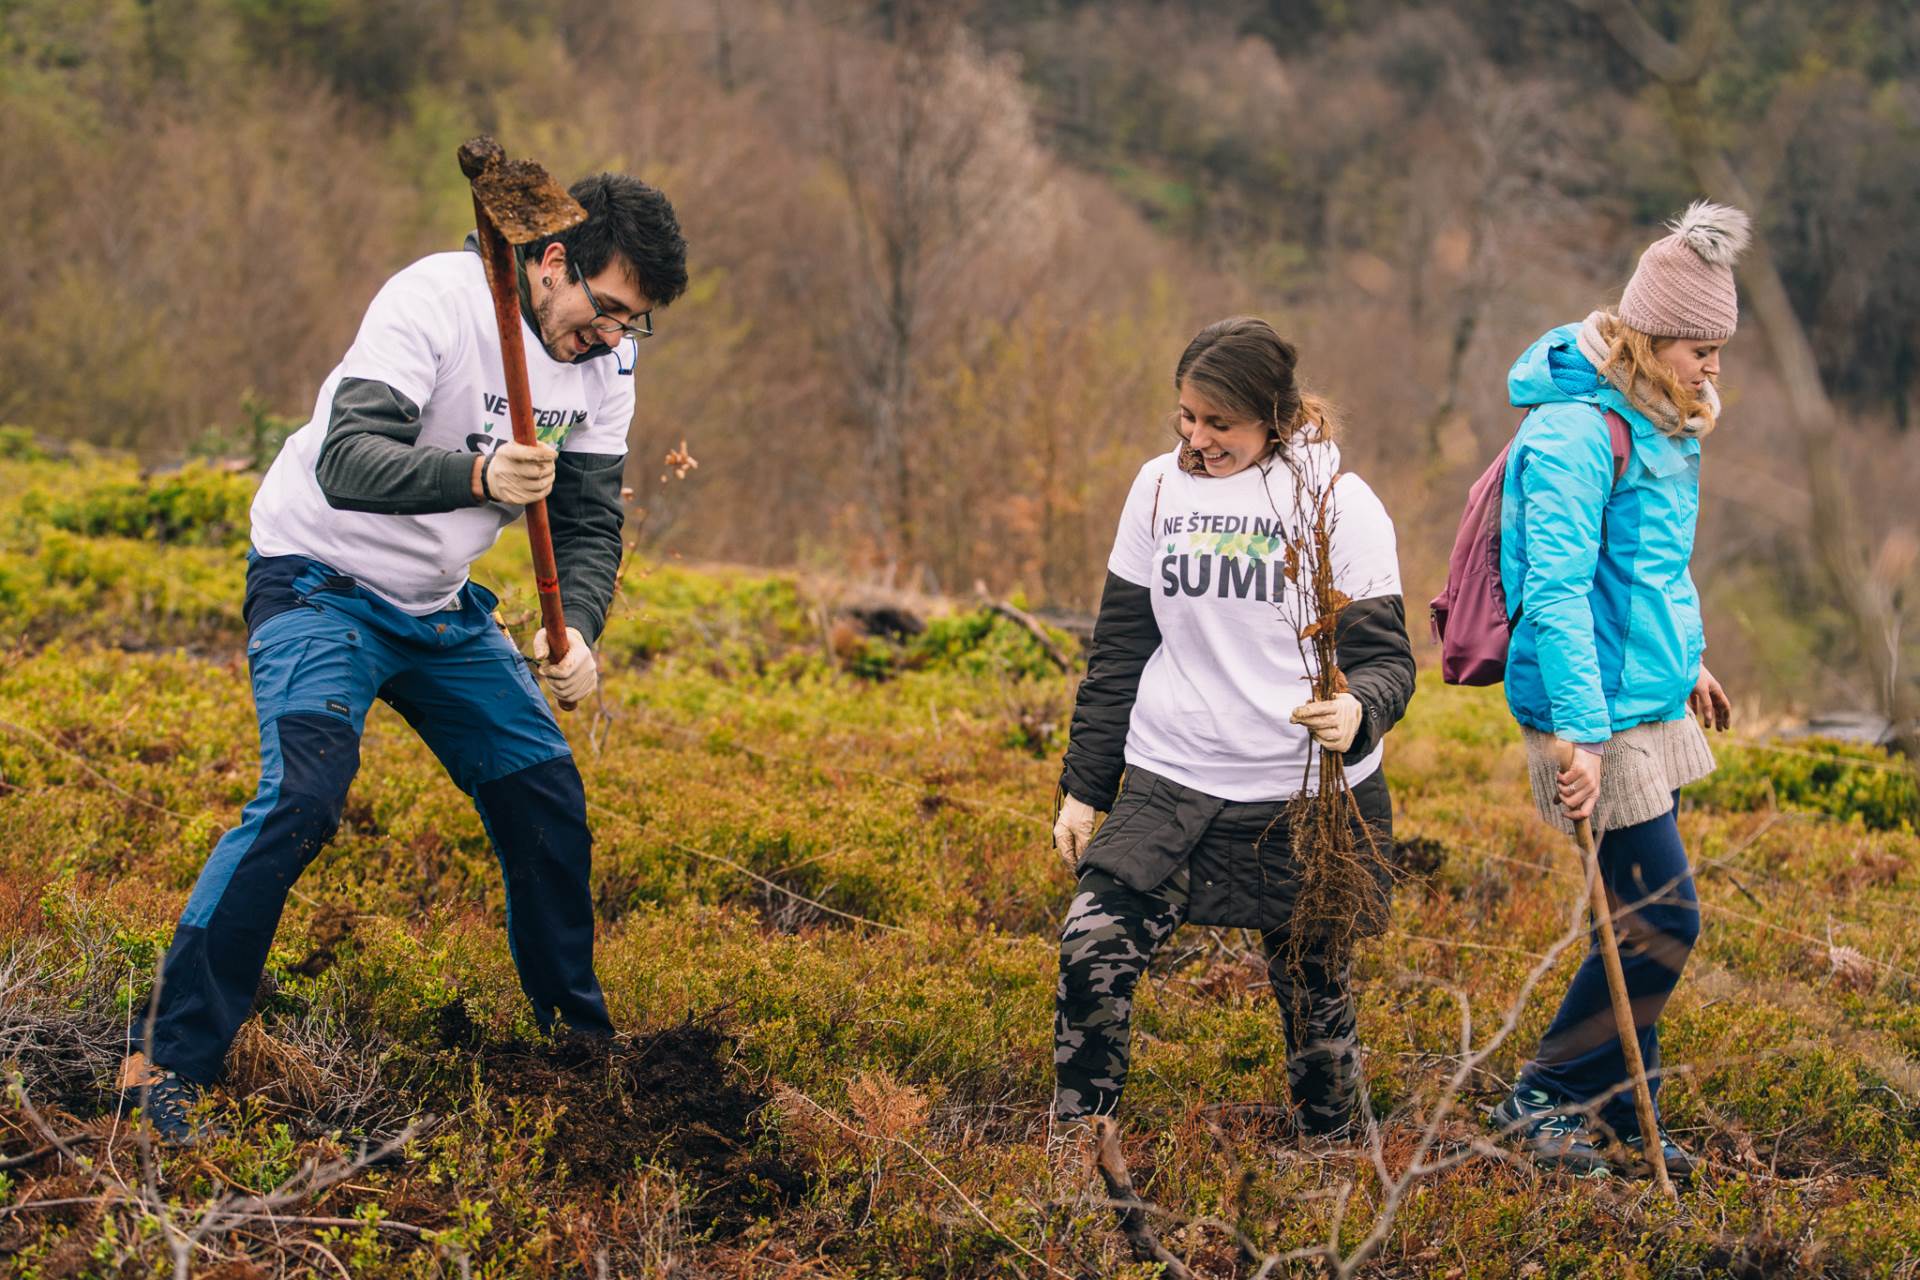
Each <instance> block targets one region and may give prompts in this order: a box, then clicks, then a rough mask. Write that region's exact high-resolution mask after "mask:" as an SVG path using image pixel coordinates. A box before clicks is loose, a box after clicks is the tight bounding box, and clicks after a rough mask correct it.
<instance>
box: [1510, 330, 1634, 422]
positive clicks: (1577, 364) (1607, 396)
mask: <svg viewBox="0 0 1920 1280" xmlns="http://www.w3.org/2000/svg"><path fill="white" fill-rule="evenodd" d="M1507 399H1508V401H1509V402H1510V403H1511V404H1512V405H1513V407H1514V408H1516V409H1531V408H1533V407H1534V406H1536V405H1546V404H1590V405H1593V406H1594V407H1595V408H1597V409H1611V410H1613V411H1614V412H1615V413H1617V414H1619V415H1620V416H1621V417H1623V418H1625V419H1626V420H1627V423H1628V425H1630V426H1631V427H1632V428H1633V433H1634V434H1635V435H1636V436H1638V435H1657V434H1659V432H1658V429H1657V428H1656V427H1655V426H1654V424H1653V420H1652V419H1650V418H1648V417H1647V415H1646V414H1645V413H1642V412H1641V411H1640V410H1639V409H1638V408H1637V407H1635V405H1634V403H1633V402H1632V401H1631V400H1628V399H1627V398H1626V397H1625V396H1623V395H1621V394H1620V389H1619V388H1618V387H1616V386H1614V385H1613V384H1612V383H1611V382H1609V381H1607V379H1605V378H1604V377H1602V376H1601V375H1600V371H1599V370H1597V369H1595V368H1594V367H1593V364H1592V362H1591V361H1589V360H1588V359H1587V358H1586V356H1584V355H1582V354H1581V353H1580V326H1579V325H1578V324H1563V325H1561V326H1560V327H1559V328H1557V329H1549V330H1547V331H1546V332H1545V333H1543V334H1541V335H1540V336H1539V337H1538V338H1536V339H1534V343H1533V345H1532V346H1530V347H1528V348H1527V349H1526V351H1525V352H1523V353H1522V354H1521V356H1520V358H1519V359H1518V360H1516V361H1514V362H1513V368H1511V369H1509V370H1508V371H1507Z"/></svg>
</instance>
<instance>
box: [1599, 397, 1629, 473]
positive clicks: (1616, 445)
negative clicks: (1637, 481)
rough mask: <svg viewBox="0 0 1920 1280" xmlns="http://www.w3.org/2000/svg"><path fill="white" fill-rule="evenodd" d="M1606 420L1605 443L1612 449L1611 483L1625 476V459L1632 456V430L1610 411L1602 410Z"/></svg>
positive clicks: (1621, 418) (1617, 415)
mask: <svg viewBox="0 0 1920 1280" xmlns="http://www.w3.org/2000/svg"><path fill="white" fill-rule="evenodd" d="M1601 412H1602V413H1604V414H1605V415H1606V418H1607V443H1608V444H1609V445H1611V446H1612V448H1613V482H1614V483H1615V484H1619V483H1620V477H1621V476H1624V475H1625V474H1627V459H1628V458H1631V457H1632V456H1633V428H1632V427H1630V426H1628V425H1627V420H1626V419H1625V418H1623V417H1621V416H1620V415H1619V414H1618V413H1617V412H1615V411H1614V410H1612V409H1603V410H1601Z"/></svg>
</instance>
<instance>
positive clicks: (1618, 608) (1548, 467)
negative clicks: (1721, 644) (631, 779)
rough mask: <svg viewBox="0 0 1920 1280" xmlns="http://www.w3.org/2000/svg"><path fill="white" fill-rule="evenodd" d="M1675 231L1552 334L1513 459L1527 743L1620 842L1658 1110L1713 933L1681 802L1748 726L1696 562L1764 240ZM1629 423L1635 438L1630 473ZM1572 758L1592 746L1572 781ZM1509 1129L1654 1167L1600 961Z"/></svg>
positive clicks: (1545, 792) (1619, 871) (1516, 691)
mask: <svg viewBox="0 0 1920 1280" xmlns="http://www.w3.org/2000/svg"><path fill="white" fill-rule="evenodd" d="M1671 225H1672V230H1673V234H1671V235H1669V236H1667V237H1665V238H1664V239H1661V240H1658V241H1656V242H1655V243H1654V244H1653V245H1651V246H1650V247H1649V248H1648V249H1647V250H1646V252H1645V253H1644V254H1643V255H1642V256H1641V259H1640V265H1639V267H1638V268H1637V269H1636V270H1635V272H1634V275H1633V279H1632V280H1631V281H1629V282H1628V284H1627V288H1626V291H1625V292H1624V293H1623V294H1622V295H1621V299H1620V305H1619V307H1618V308H1617V309H1616V310H1614V311H1596V312H1594V313H1593V314H1592V315H1589V316H1588V317H1587V318H1586V320H1585V321H1584V322H1583V323H1580V324H1571V325H1564V326H1562V327H1561V328H1558V329H1555V330H1553V331H1552V332H1550V333H1548V334H1546V335H1545V336H1544V337H1542V338H1541V339H1540V340H1539V341H1537V342H1535V343H1534V344H1533V346H1532V347H1530V348H1529V349H1528V350H1527V352H1526V354H1525V355H1523V356H1521V357H1520V360H1519V362H1518V363H1516V364H1515V365H1514V366H1513V371H1512V372H1511V373H1510V374H1509V375H1508V389H1509V391H1510V392H1511V398H1512V400H1513V403H1514V404H1515V405H1516V406H1521V407H1525V408H1527V409H1529V410H1530V412H1528V414H1527V416H1526V419H1525V420H1524V421H1523V422H1522V424H1521V427H1520V431H1519V434H1518V435H1517V436H1516V437H1515V440H1514V445H1513V448H1512V450H1511V452H1510V453H1509V455H1508V462H1507V472H1506V485H1505V490H1504V498H1503V505H1502V512H1501V565H1500V569H1501V581H1502V586H1503V587H1504V588H1505V591H1506V596H1507V599H1508V600H1513V601H1518V602H1519V618H1518V621H1517V622H1516V623H1515V625H1514V630H1513V641H1512V647H1511V649H1510V651H1509V654H1508V661H1507V675H1506V687H1507V705H1508V706H1509V707H1510V708H1511V709H1512V711H1513V715H1514V718H1515V719H1516V720H1518V721H1519V722H1520V725H1521V734H1522V736H1523V737H1524V738H1525V740H1526V745H1527V759H1528V766H1529V773H1530V776H1531V780H1532V783H1533V792H1534V798H1535V800H1536V802H1537V803H1538V804H1539V807H1540V811H1541V813H1542V815H1543V816H1544V817H1546V818H1547V820H1548V821H1550V822H1552V823H1554V824H1555V825H1556V826H1559V827H1560V828H1561V829H1562V830H1565V831H1569V832H1571V831H1572V820H1573V819H1578V818H1591V819H1592V821H1593V829H1594V831H1595V832H1596V833H1598V834H1599V835H1600V837H1601V838H1600V846H1599V858H1600V871H1601V875H1602V877H1603V878H1604V879H1605V880H1606V883H1607V890H1608V893H1609V895H1610V896H1611V897H1612V899H1613V902H1614V904H1615V910H1616V912H1617V915H1616V927H1617V928H1618V930H1619V933H1620V944H1621V948H1620V949H1621V963H1622V967H1623V968H1624V970H1625V973H1626V980H1627V988H1628V991H1629V992H1630V993H1631V995H1632V998H1633V1009H1634V1019H1635V1023H1636V1025H1637V1027H1638V1029H1639V1034H1640V1053H1641V1057H1642V1058H1643V1060H1644V1061H1645V1062H1646V1064H1647V1069H1648V1072H1649V1073H1650V1074H1652V1075H1653V1078H1652V1080H1651V1081H1650V1084H1651V1085H1652V1087H1653V1088H1654V1089H1655V1091H1656V1097H1657V1090H1658V1088H1659V1083H1660V1081H1659V1077H1658V1075H1657V1074H1656V1073H1655V1069H1656V1068H1657V1067H1658V1065H1659V1061H1660V1041H1659V1034H1658V1029H1657V1026H1656V1022H1657V1020H1658V1019H1659V1016H1660V1013H1661V1010H1662V1009H1663V1008H1664V1007H1665V1005H1666V1002H1667V997H1668V996H1669V995H1671V994H1672V992H1673V989H1674V987H1675V986H1676V985H1677V984H1678V983H1679V980H1680V971H1681V968H1682V967H1683V966H1684V965H1685V963H1686V959H1687V955H1688V953H1689V952H1690V951H1691V950H1692V948H1693V944H1694V942H1695V940H1696V939H1697V938H1698V937H1699V932H1700V912H1699V906H1698V903H1697V900H1696V899H1695V897H1694V889H1693V878H1692V875H1691V874H1690V872H1689V870H1688V867H1687V856H1686V851H1685V850H1684V849H1683V848H1682V847H1681V844H1680V832H1679V828H1678V826H1677V824H1676V822H1675V812H1676V808H1677V806H1678V803H1679V794H1680V788H1681V787H1682V786H1684V785H1685V784H1687V783H1689V782H1694V781H1697V780H1698V779H1700V778H1702V777H1705V776H1706V775H1707V774H1708V773H1710V772H1711V771H1712V769H1713V755H1712V753H1711V751H1709V749H1708V747H1707V741H1706V736H1705V734H1704V733H1702V732H1701V725H1711V726H1712V727H1714V728H1717V729H1725V728H1726V727H1727V722H1728V718H1729V714H1730V710H1731V708H1730V707H1729V704H1728V702H1727V696H1726V694H1725V692H1724V691H1722V689H1721V688H1720V685H1719V683H1718V682H1717V681H1716V680H1715V679H1714V678H1713V676H1712V675H1711V674H1710V673H1709V672H1708V671H1707V668H1706V666H1705V665H1704V664H1703V663H1702V661H1701V659H1702V655H1703V654H1704V652H1705V650H1706V639H1705V636H1704V634H1703V631H1702V628H1701V625H1700V596H1699V592H1698V591H1696V590H1695V589H1694V585H1693V577H1692V575H1691V573H1690V572H1689V570H1688V562H1689V561H1690V560H1691V559H1692V556H1693V537H1694V525H1695V520H1696V517H1697V515H1698V513H1699V507H1700V446H1701V442H1702V441H1703V440H1704V439H1705V437H1706V436H1707V435H1708V434H1709V433H1711V432H1712V431H1713V429H1714V426H1715V424H1716V422H1717V420H1718V417H1719V412H1720V399H1719V394H1718V391H1717V389H1716V386H1715V383H1716V380H1717V379H1718V378H1719V374H1720V350H1721V348H1722V347H1723V346H1724V345H1725V344H1726V341H1727V339H1729V338H1730V337H1732V336H1733V331H1734V327H1735V323H1736V321H1737V319H1738V311H1737V306H1736V301H1735V296H1734V282H1733V263H1734V260H1735V259H1736V258H1737V257H1738V256H1739V254H1740V251H1741V250H1742V249H1743V248H1744V247H1745V246H1746V242H1747V225H1748V224H1747V216H1746V215H1745V214H1744V213H1742V212H1740V211H1739V210H1738V209H1730V208H1727V207H1725V206H1722V205H1712V204H1706V203H1704V202H1702V203H1696V204H1695V205H1693V206H1692V207H1691V208H1689V209H1688V210H1687V212H1686V214H1685V215H1684V216H1682V217H1681V218H1680V220H1679V221H1678V222H1675V223H1673V224H1671ZM1609 412H1612V413H1615V414H1618V415H1619V416H1620V417H1622V418H1624V419H1625V420H1626V422H1627V424H1628V426H1629V427H1630V428H1631V432H1630V441H1629V448H1628V450H1627V456H1626V457H1625V458H1624V459H1617V458H1616V456H1615V451H1614V446H1613V445H1612V443H1611V440H1612V432H1611V431H1610V430H1609V428H1608V424H1607V418H1606V415H1607V414H1608V413H1609ZM1689 711H1692V712H1693V713H1694V714H1695V715H1697V716H1698V717H1699V722H1700V723H1699V724H1696V723H1695V722H1694V720H1693V719H1691V718H1690V717H1689V715H1688V712H1689ZM1556 738H1561V739H1565V740H1566V741H1569V742H1571V743H1573V744H1574V745H1575V746H1576V747H1577V748H1579V749H1578V750H1577V751H1575V752H1574V760H1573V764H1572V766H1571V767H1570V768H1568V769H1566V770H1564V771H1562V770H1561V769H1559V767H1558V766H1557V765H1556V764H1555V763H1554V757H1553V751H1552V747H1553V742H1554V739H1556ZM1494 1115H1495V1119H1496V1120H1497V1121H1498V1122H1499V1123H1500V1124H1501V1125H1503V1126H1504V1127H1509V1128H1511V1129H1513V1130H1514V1131H1516V1132H1519V1133H1521V1134H1522V1135H1524V1137H1525V1138H1526V1139H1527V1141H1528V1144H1529V1146H1530V1149H1531V1150H1532V1152H1533V1154H1534V1156H1535V1158H1536V1159H1537V1160H1538V1161H1540V1162H1541V1163H1543V1164H1547V1165H1551V1166H1553V1167H1557V1168H1562V1169H1567V1170H1570V1171H1572V1172H1575V1173H1582V1174H1588V1173H1591V1174H1603V1173H1606V1172H1608V1171H1609V1170H1610V1168H1611V1167H1612V1166H1611V1165H1610V1163H1609V1161H1608V1158H1607V1157H1608V1155H1609V1154H1611V1155H1613V1156H1614V1163H1620V1164H1628V1165H1631V1166H1632V1167H1644V1161H1641V1160H1640V1159H1638V1149H1639V1148H1640V1147H1641V1145H1642V1143H1643V1135H1642V1134H1641V1133H1640V1131H1639V1122H1638V1119H1637V1118H1636V1117H1635V1115H1634V1110H1633V1094H1632V1090H1631V1088H1630V1081H1629V1078H1628V1075H1627V1068H1626V1062H1625V1055H1624V1054H1623V1053H1622V1052H1621V1048H1620V1042H1619V1039H1618V1036H1617V1034H1616V1031H1615V1025H1614V1021H1613V1014H1612V1006H1611V1003H1610V1000H1609V997H1608V993H1607V984H1606V974H1605V971H1604V969H1603V967H1602V962H1601V958H1600V955H1599V952H1598V948H1597V943H1595V944H1591V945H1589V947H1588V951H1587V955H1586V958H1585V960H1584V961H1582V963H1581V965H1580V968H1579V971H1578V972H1577V973H1575V975H1574V978H1573V981H1572V983H1571V984H1570V985H1569V987H1568V988H1567V992H1566V995H1565V996H1564V997H1563V999H1562V1000H1561V1003H1560V1009H1559V1012H1558V1013H1557V1014H1555V1016H1554V1019H1553V1022H1552V1024H1551V1025H1550V1026H1549V1027H1548V1028H1547V1032H1546V1034H1545V1035H1544V1036H1543V1037H1542V1038H1541V1041H1540V1046H1539V1049H1538V1050H1537V1052H1536V1053H1535V1056H1534V1058H1533V1060H1532V1061H1531V1062H1529V1063H1528V1064H1527V1066H1526V1068H1525V1069H1524V1070H1523V1071H1522V1072H1521V1076H1520V1080H1519V1082H1518V1084H1517V1085H1516V1086H1515V1088H1514V1090H1513V1093H1512V1094H1511V1096H1509V1097H1508V1098H1507V1099H1506V1100H1505V1101H1504V1102H1502V1103H1501V1104H1500V1106H1499V1107H1497V1108H1496V1109H1495V1112H1494ZM1609 1131H1610V1132H1609ZM1660 1138H1661V1142H1662V1146H1663V1149H1664V1151H1665V1154H1666V1160H1667V1167H1668V1168H1669V1170H1671V1171H1672V1172H1673V1173H1675V1174H1676V1175H1685V1174H1687V1173H1690V1172H1691V1171H1692V1168H1693V1161H1692V1159H1691V1157H1689V1156H1688V1155H1687V1154H1686V1153H1685V1152H1683V1151H1681V1150H1680V1149H1679V1148H1678V1147H1676V1146H1675V1145H1673V1143H1672V1141H1671V1140H1670V1139H1668V1138H1667V1136H1666V1135H1665V1134H1664V1133H1662V1134H1661V1135H1660ZM1610 1139H1613V1140H1617V1141H1618V1142H1619V1143H1621V1144H1624V1145H1625V1147H1626V1148H1628V1151H1627V1153H1625V1154H1626V1156H1627V1159H1625V1160H1622V1159H1621V1156H1622V1153H1621V1152H1620V1151H1619V1149H1618V1148H1617V1147H1615V1146H1613V1143H1612V1141H1610Z"/></svg>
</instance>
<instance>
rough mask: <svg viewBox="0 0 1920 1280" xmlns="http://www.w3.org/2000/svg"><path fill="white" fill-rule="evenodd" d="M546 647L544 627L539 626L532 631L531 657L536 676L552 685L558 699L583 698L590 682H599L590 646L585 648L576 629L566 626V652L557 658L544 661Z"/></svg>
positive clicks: (573, 700)
mask: <svg viewBox="0 0 1920 1280" xmlns="http://www.w3.org/2000/svg"><path fill="white" fill-rule="evenodd" d="M550 651H551V646H549V645H548V644H547V629H546V628H545V627H542V628H540V629H539V630H538V631H536V632H534V633H533V660H534V661H535V662H537V663H539V664H540V678H541V679H542V680H545V681H546V682H547V683H548V684H549V685H552V686H553V693H554V696H555V697H557V698H559V699H560V701H562V702H571V703H574V704H576V705H578V704H579V703H582V702H585V701H586V700H587V697H588V696H589V695H590V694H592V692H593V689H594V686H595V685H597V684H599V683H600V668H599V665H598V664H597V663H595V662H594V660H593V650H591V649H589V648H587V642H586V641H585V640H584V639H582V638H581V635H580V632H579V631H578V630H577V629H575V628H573V627H568V628H567V656H566V657H564V658H562V659H560V661H558V662H548V661H547V654H548V653H549V652H550Z"/></svg>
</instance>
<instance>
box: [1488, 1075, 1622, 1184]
mask: <svg viewBox="0 0 1920 1280" xmlns="http://www.w3.org/2000/svg"><path fill="white" fill-rule="evenodd" d="M1492 1116H1493V1122H1494V1123H1495V1124H1497V1125H1499V1126H1500V1128H1501V1129H1502V1130H1503V1131H1505V1132H1508V1133H1513V1134H1517V1135H1518V1136H1519V1137H1521V1138H1522V1139H1524V1140H1525V1142H1526V1144H1527V1154H1528V1155H1530V1156H1532V1157H1533V1162H1534V1163H1535V1164H1537V1165H1539V1166H1540V1167H1541V1168H1543V1169H1553V1170H1556V1171H1558V1172H1560V1173H1570V1174H1572V1175H1573V1176H1574V1177H1576V1178H1604V1177H1606V1176H1608V1174H1610V1173H1611V1172H1612V1168H1611V1166H1609V1165H1608V1164H1607V1162H1606V1159H1605V1158H1604V1157H1603V1156H1602V1155H1601V1154H1600V1148H1599V1147H1598V1146H1597V1145H1596V1144H1595V1142H1594V1135H1593V1130H1592V1128H1591V1127H1590V1126H1589V1125H1588V1123H1587V1119H1586V1117H1585V1116H1582V1115H1579V1114H1577V1113H1570V1112H1567V1111H1565V1110H1563V1109H1562V1107H1561V1104H1560V1103H1558V1102H1556V1101H1554V1099H1553V1098H1552V1097H1551V1096H1550V1095H1548V1094H1547V1093H1546V1092H1544V1091H1543V1090H1540V1089H1529V1088H1526V1087H1524V1086H1522V1087H1521V1088H1517V1089H1515V1090H1514V1091H1513V1092H1512V1093H1511V1094H1509V1095H1508V1096H1507V1098H1506V1100H1505V1101H1503V1102H1502V1103H1501V1104H1500V1105H1499V1106H1497V1107H1495V1108H1494V1109H1493V1112H1492Z"/></svg>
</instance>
